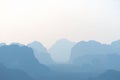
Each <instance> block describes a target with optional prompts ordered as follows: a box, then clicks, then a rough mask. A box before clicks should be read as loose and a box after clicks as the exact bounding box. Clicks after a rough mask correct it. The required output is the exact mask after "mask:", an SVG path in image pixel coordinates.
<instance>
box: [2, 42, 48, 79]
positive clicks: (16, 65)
mask: <svg viewBox="0 0 120 80" xmlns="http://www.w3.org/2000/svg"><path fill="white" fill-rule="evenodd" d="M0 63H2V64H4V65H5V66H6V67H7V68H11V69H20V70H23V71H25V72H26V73H28V74H29V75H31V76H33V77H38V76H39V75H41V74H43V73H45V72H48V71H49V68H48V67H46V66H44V65H43V64H40V63H39V62H38V60H37V59H36V58H35V56H34V53H33V50H32V49H31V48H29V47H27V46H24V45H22V46H19V45H16V44H12V45H4V46H2V47H0Z"/></svg>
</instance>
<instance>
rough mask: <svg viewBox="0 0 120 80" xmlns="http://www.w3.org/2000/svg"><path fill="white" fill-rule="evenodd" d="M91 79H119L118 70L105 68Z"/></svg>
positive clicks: (119, 72) (119, 73)
mask: <svg viewBox="0 0 120 80" xmlns="http://www.w3.org/2000/svg"><path fill="white" fill-rule="evenodd" d="M93 80H120V71H116V70H107V71H106V72H104V73H102V74H101V75H99V76H98V77H97V78H95V79H93Z"/></svg>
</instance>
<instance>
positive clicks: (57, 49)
mask: <svg viewBox="0 0 120 80" xmlns="http://www.w3.org/2000/svg"><path fill="white" fill-rule="evenodd" d="M74 45H75V42H71V41H69V40H66V39H61V40H58V41H57V42H56V43H55V44H54V45H53V46H52V47H51V48H50V49H49V52H50V53H51V55H52V58H53V59H54V61H56V62H57V63H68V62H69V58H70V53H71V48H72V47H73V46H74Z"/></svg>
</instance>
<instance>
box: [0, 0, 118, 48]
mask: <svg viewBox="0 0 120 80" xmlns="http://www.w3.org/2000/svg"><path fill="white" fill-rule="evenodd" d="M61 38H67V39H70V40H72V41H81V40H91V39H92V40H93V39H94V40H97V41H101V42H104V43H109V42H111V41H113V40H117V39H120V0H0V42H7V43H10V42H20V43H29V42H32V41H34V40H37V41H40V42H42V43H43V44H44V45H45V46H47V47H49V46H50V45H51V44H53V43H54V42H55V41H56V40H58V39H61Z"/></svg>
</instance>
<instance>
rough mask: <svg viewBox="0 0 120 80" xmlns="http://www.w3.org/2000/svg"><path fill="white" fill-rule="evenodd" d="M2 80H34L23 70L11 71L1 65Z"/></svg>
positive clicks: (0, 78)
mask: <svg viewBox="0 0 120 80" xmlns="http://www.w3.org/2000/svg"><path fill="white" fill-rule="evenodd" d="M0 80H33V79H32V77H30V76H29V75H28V74H26V73H25V72H24V71H22V70H18V69H9V68H6V67H5V66H4V65H2V64H0Z"/></svg>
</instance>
